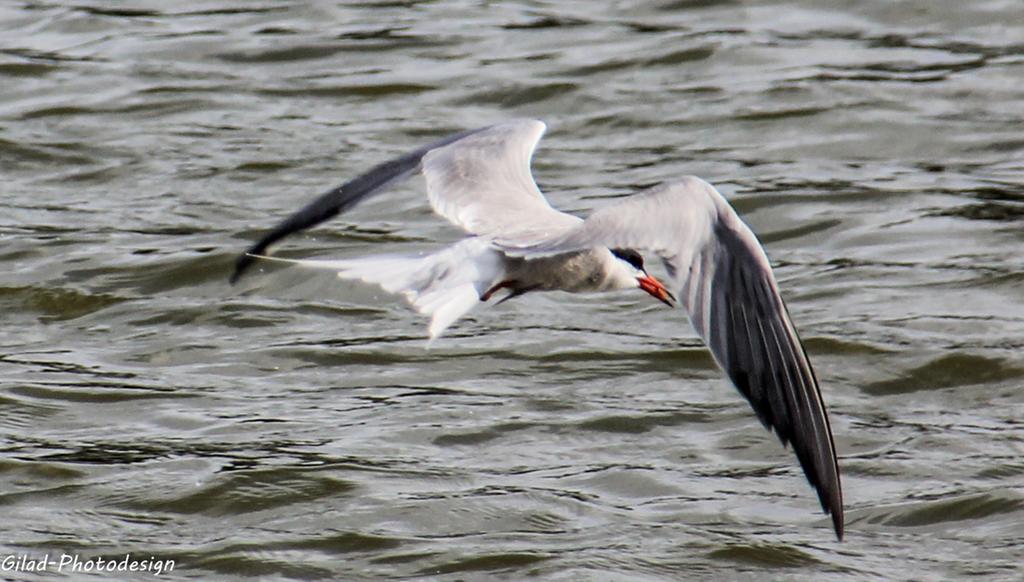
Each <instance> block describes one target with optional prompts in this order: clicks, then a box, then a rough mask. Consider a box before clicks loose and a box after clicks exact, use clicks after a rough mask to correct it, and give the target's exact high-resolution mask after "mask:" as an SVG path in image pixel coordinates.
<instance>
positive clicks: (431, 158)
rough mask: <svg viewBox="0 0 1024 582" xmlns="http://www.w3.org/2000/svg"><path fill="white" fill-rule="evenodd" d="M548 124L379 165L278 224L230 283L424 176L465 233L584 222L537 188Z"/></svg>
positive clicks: (477, 132) (480, 136)
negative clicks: (281, 244) (271, 251)
mask: <svg viewBox="0 0 1024 582" xmlns="http://www.w3.org/2000/svg"><path fill="white" fill-rule="evenodd" d="M544 129H545V125H544V124H543V123H542V122H540V121H536V120H532V119H521V120H514V121H509V122H507V123H502V124H498V125H492V126H489V127H484V128H480V129H474V130H470V131H464V132H462V133H456V134H453V135H450V136H448V137H445V138H443V139H441V140H438V141H436V142H434V143H431V144H429V145H426V146H424V147H421V148H419V149H416V150H413V151H411V152H409V153H407V154H405V155H403V156H401V157H398V158H395V159H392V160H389V161H386V162H384V163H382V164H379V165H377V166H374V167H373V168H371V169H370V170H369V171H368V172H366V173H364V174H361V175H359V176H357V177H355V178H353V179H352V180H349V181H348V182H345V183H344V184H342V185H341V186H338V187H336V188H333V189H331V190H330V191H328V192H325V193H324V194H322V195H320V196H319V197H317V198H316V199H314V200H313V201H312V202H310V203H309V204H307V205H306V206H304V207H303V208H301V209H299V210H298V211H297V212H295V213H294V214H292V215H291V216H289V217H287V218H286V219H284V220H283V221H282V222H280V223H279V224H278V225H277V226H275V227H274V228H273V229H272V230H271V231H270V232H269V233H267V234H266V235H265V236H263V238H261V239H260V240H259V241H257V242H256V243H255V244H254V245H252V246H251V247H249V249H248V250H246V252H245V253H243V254H242V255H241V256H240V257H239V258H238V260H237V262H236V263H235V270H234V272H233V273H232V275H231V282H232V283H234V282H235V281H237V280H238V279H239V278H240V277H241V276H242V275H243V274H244V273H245V271H246V270H247V269H248V268H249V267H250V266H251V265H252V263H253V261H254V258H253V257H252V256H251V255H262V254H265V252H266V250H267V248H268V247H270V245H272V244H274V243H276V242H277V241H279V240H281V239H283V238H285V237H286V236H288V235H290V234H293V233H295V232H299V231H301V230H304V229H307V228H311V227H313V226H316V225H317V224H320V223H321V222H324V221H326V220H329V219H331V218H333V217H335V216H337V215H338V214H339V213H341V212H344V211H346V210H349V209H351V208H352V207H354V206H355V205H357V204H359V203H360V202H362V201H363V200H366V199H367V198H370V197H372V196H375V195H377V194H380V193H383V192H385V191H387V190H388V188H389V187H391V186H393V185H395V184H396V183H398V182H400V181H402V180H404V179H406V178H409V177H410V176H412V175H413V174H415V173H416V172H417V171H420V170H422V171H423V173H424V175H425V176H426V178H427V192H428V197H429V198H430V202H431V204H432V205H433V207H434V209H435V210H436V211H437V212H438V213H439V214H441V215H442V216H444V217H446V218H448V219H449V220H451V221H452V222H454V223H455V224H457V225H459V226H461V227H463V228H465V229H466V230H467V231H468V232H470V233H472V234H477V235H483V236H492V235H500V236H502V237H506V238H509V239H515V240H518V241H520V242H536V241H538V240H543V239H542V238H537V237H540V236H542V235H544V234H545V233H555V232H562V231H564V230H565V229H566V228H571V227H574V226H576V225H577V224H578V223H579V222H580V219H579V218H576V217H574V216H571V215H568V214H564V213H561V212H558V211H557V210H554V209H553V208H551V206H550V205H549V204H548V203H547V200H545V199H544V196H543V195H541V193H540V191H539V190H538V189H537V186H536V184H534V181H533V177H532V175H531V174H530V158H531V156H532V154H533V150H534V148H535V147H536V146H537V142H538V141H539V140H540V138H541V136H542V135H543V133H544Z"/></svg>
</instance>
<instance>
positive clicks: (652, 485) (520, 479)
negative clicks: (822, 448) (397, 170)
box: [0, 0, 1024, 580]
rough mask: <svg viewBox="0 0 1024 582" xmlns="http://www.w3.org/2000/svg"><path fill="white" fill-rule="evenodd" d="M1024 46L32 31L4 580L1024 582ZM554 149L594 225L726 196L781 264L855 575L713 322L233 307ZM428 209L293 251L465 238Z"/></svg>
mask: <svg viewBox="0 0 1024 582" xmlns="http://www.w3.org/2000/svg"><path fill="white" fill-rule="evenodd" d="M1022 12H1024V11H1022V9H1021V6H1020V4H1019V2H1017V1H1016V0H984V1H974V2H933V1H931V0H907V1H903V2H888V1H883V0H874V1H866V2H859V3H848V2H837V1H831V2H811V1H809V0H808V1H804V2H796V1H780V2H715V1H694V2H687V1H676V2H669V1H664V2H629V1H627V2H617V3H596V2H558V3H555V2H530V3H515V2H499V3H480V2H460V1H438V2H411V1H410V2H388V1H383V2H366V3H347V2H346V3H335V4H328V3H302V4H298V3H288V2H270V1H263V2H231V1H230V0H210V1H206V2H196V3H189V4H185V3H180V5H178V4H168V3H164V2H134V3H130V4H126V3H121V2H100V1H92V2H89V1H86V2H77V3H71V4H64V5H58V4H46V3H36V2H8V3H4V4H0V30H2V35H0V170H2V178H3V181H2V186H0V192H2V197H0V272H2V273H3V275H2V276H0V309H2V311H0V314H2V315H0V318H2V319H0V322H2V323H0V402H2V408H0V427H2V428H0V430H2V434H3V441H2V443H3V445H2V446H3V448H2V456H0V506H2V509H3V519H2V524H0V531H2V533H3V536H2V539H0V543H2V549H3V552H4V555H5V556H6V555H30V556H38V555H41V554H44V553H47V552H49V553H51V554H54V555H56V554H60V553H73V554H76V555H80V556H82V557H83V558H89V557H99V556H107V557H117V556H123V555H124V554H125V553H129V552H130V553H132V554H133V555H138V556H145V557H148V556H154V557H156V558H159V559H165V560H175V563H176V567H175V569H174V571H173V572H172V573H171V574H172V575H173V576H174V577H180V578H191V579H202V580H213V579H219V578H229V577H246V576H254V575H259V576H265V577H275V578H282V579H285V578H287V579H304V578H322V579H344V580H357V579H379V578H405V577H413V578H414V577H428V578H430V577H433V578H437V579H452V580H454V579H466V580H477V579H491V578H503V579H520V578H524V577H536V578H540V579H550V580H581V579H583V580H588V579H593V580H605V579H617V580H640V579H649V580H658V579H665V580H669V579H709V580H712V579H713V580H718V579H751V580H753V579H758V580H760V579H765V578H768V579H776V578H784V579H807V580H811V579H813V580H840V579H849V580H864V579H943V578H944V579H962V578H969V577H974V578H977V579H983V580H997V579H1020V577H1021V576H1022V575H1024V574H1022V571H1021V563H1022V562H1024V525H1022V522H1024V460H1022V459H1024V455H1022V453H1024V434H1022V430H1024V423H1022V420H1021V419H1022V418H1024V396H1022V394H1021V390H1020V384H1021V380H1022V378H1024V358H1022V357H1021V347H1022V345H1024V308H1022V306H1021V297H1022V291H1024V275H1022V273H1024V259H1022V254H1021V252H1020V250H1021V245H1022V243H1024V235H1022V232H1024V231H1022V229H1021V224H1022V223H1021V221H1022V219H1024V134H1022V131H1021V128H1022V127H1024V125H1022V112H1024V83H1022V82H1021V79H1022V78H1024V18H1022V16H1024V13H1022ZM521 116H532V117H538V118H541V119H544V120H545V121H547V122H548V124H549V126H550V129H549V133H548V137H547V138H546V139H545V141H544V142H543V143H542V145H541V149H540V150H539V151H538V153H537V156H536V158H535V168H536V174H537V178H538V181H539V182H540V183H541V185H542V187H543V188H544V189H545V190H546V191H547V192H549V197H550V198H551V200H552V201H553V203H554V204H555V205H556V206H557V207H560V208H563V209H567V210H570V211H574V212H579V213H586V212H587V211H589V210H590V209H592V208H594V207H595V206H598V205H600V204H601V203H602V202H603V199H607V198H609V197H616V196H621V195H625V194H629V193H631V192H633V191H635V190H636V189H637V188H639V187H642V186H646V185H650V184H653V183H657V182H659V181H662V180H665V179H668V178H671V177H676V176H680V175H683V174H698V175H700V176H703V177H705V178H707V179H708V180H710V181H712V182H714V183H716V184H717V185H718V186H719V188H720V189H721V190H722V191H723V192H724V193H725V194H726V195H727V196H728V197H730V198H731V200H732V201H733V202H734V203H735V205H736V207H737V208H738V209H739V210H740V211H741V212H743V213H744V215H745V217H746V218H747V220H748V221H749V222H750V223H751V224H752V226H753V227H754V228H755V230H756V231H757V232H758V233H759V234H760V235H761V237H762V239H763V241H764V242H765V243H766V245H767V247H768V250H769V254H770V255H771V257H772V258H773V260H774V262H775V263H776V265H777V273H778V276H779V278H780V284H781V286H782V288H783V291H784V294H785V296H786V297H787V299H788V302H789V306H790V310H791V311H792V313H793V316H794V319H795V320H796V322H797V324H798V326H799V328H800V329H801V332H802V335H803V337H804V339H805V340H806V343H807V349H808V351H809V352H810V354H811V357H812V360H813V361H814V363H815V365H816V368H817V372H818V377H819V378H820V380H821V383H822V388H823V391H824V393H825V397H826V400H827V403H828V405H829V409H830V412H831V418H832V425H833V428H834V431H835V436H836V442H837V446H838V449H839V452H840V455H841V458H840V466H841V469H842V471H843V474H844V485H845V493H846V499H847V522H848V526H847V536H846V539H845V541H844V542H842V543H840V542H837V541H835V539H834V537H833V535H832V533H831V531H830V529H829V522H828V520H827V518H826V517H825V516H824V515H822V514H821V512H820V510H819V508H818V506H817V502H816V500H815V498H814V495H813V493H812V492H811V490H810V488H809V487H808V486H807V484H806V482H805V481H804V478H803V476H802V474H801V473H800V471H799V469H798V468H797V467H796V465H795V461H794V460H793V458H792V456H791V454H790V453H789V452H788V451H786V450H783V449H782V448H781V447H780V446H779V444H778V442H777V441H776V440H775V439H774V437H772V436H771V435H770V434H768V433H766V432H765V431H764V430H763V429H762V428H761V427H760V425H759V424H758V422H757V421H756V420H755V419H754V417H753V415H752V414H751V413H750V411H749V407H748V405H747V404H746V402H744V401H742V399H741V398H740V397H739V396H738V394H737V393H736V392H735V390H734V389H732V388H731V387H729V386H728V385H727V384H726V382H725V381H724V380H723V379H722V378H721V375H720V373H719V372H718V371H717V370H716V369H715V367H714V365H713V362H712V361H711V359H710V357H709V356H708V355H707V353H706V352H705V351H704V349H703V348H702V347H701V345H700V343H699V342H698V341H697V339H696V338H695V336H694V334H693V333H692V331H691V330H690V328H689V326H688V324H687V323H686V322H685V318H684V317H683V315H682V313H680V312H669V311H667V310H666V309H664V308H663V307H661V306H660V304H656V303H655V302H652V301H649V300H645V299H644V298H643V297H639V296H636V295H635V294H627V293H624V294H621V295H615V296H611V297H609V298H607V299H605V298H598V297H574V296H569V295H559V294H548V295H540V296H530V297H527V298H524V299H522V300H519V301H517V302H510V303H506V304H504V305H502V306H500V307H498V308H493V307H491V308H484V309H480V310H477V311H475V312H474V313H473V314H472V315H471V317H469V318H468V319H467V320H465V321H464V322H462V323H460V324H458V325H457V326H456V327H455V328H454V329H453V330H452V333H450V334H449V335H448V336H446V337H445V338H443V339H442V340H441V341H438V342H437V343H435V344H434V345H433V346H432V347H431V348H430V349H429V350H428V349H425V333H426V332H425V324H424V322H423V321H422V320H421V319H420V318H419V317H418V316H417V315H416V314H414V313H412V312H411V311H410V310H409V309H407V308H406V307H404V306H403V305H401V304H400V303H399V302H398V301H397V300H395V299H394V298H392V297H389V296H387V295H385V294H383V293H381V292H379V291H376V290H373V289H366V288H361V287H358V286H353V285H343V284H338V283H336V282H335V281H334V280H333V279H332V278H331V277H330V276H328V275H325V274H322V273H309V272H304V271H301V270H297V269H280V268H266V269H264V270H263V272H261V273H256V274H255V275H254V276H252V277H250V278H248V279H246V280H244V281H243V283H242V284H241V285H240V286H238V287H231V286H229V285H228V284H227V282H226V279H227V275H228V273H229V270H230V265H231V263H232V261H233V260H234V258H235V256H236V254H237V253H238V252H239V251H240V250H241V249H242V248H244V247H245V246H246V245H247V244H248V243H249V242H251V241H252V240H254V239H255V238H256V237H258V236H259V235H260V234H261V233H263V232H265V231H266V229H267V228H268V227H270V226H271V225H272V224H273V223H275V222H276V221H277V220H279V219H280V218H281V217H283V216H284V215H286V214H287V213H289V212H291V211H292V210H294V209H296V208H297V207H298V206H299V205H301V204H302V203H304V202H305V201H307V200H309V199H310V198H311V197H312V196H314V195H315V194H318V193H319V192H321V191H323V190H324V189H326V188H328V187H330V186H333V185H335V184H337V183H339V182H341V181H343V180H344V179H345V178H347V177H351V176H352V175H353V174H354V173H356V172H359V171H360V170H363V169H366V168H368V167H369V166H371V165H373V164H375V163H378V162H380V161H383V160H384V159H387V158H388V157H391V156H393V155H396V154H399V153H402V152H404V151H406V150H407V149H410V148H412V147H415V146H418V145H421V144H423V143H425V142H426V141H428V140H431V139H435V138H437V137H440V136H442V135H444V134H446V133H448V132H451V131H455V130H460V129H465V128H470V127H476V126H480V125H485V124H489V123H493V122H496V121H500V120H503V119H507V118H510V117H521ZM421 190H422V188H421V185H420V184H418V183H415V184H411V185H410V186H409V187H405V188H402V189H401V190H399V191H396V192H395V193H393V194H392V195H390V196H388V197H385V198H384V199H381V200H379V201H376V202H373V203H370V204H367V205H365V206H363V207H361V208H359V209H357V210H356V211H355V212H353V213H351V214H349V215H347V216H345V217H343V218H342V219H339V220H336V221H334V222H333V223H331V224H330V225H328V226H327V227H326V228H321V229H318V230H316V231H313V232H312V233H310V234H309V235H307V236H304V237H296V238H295V239H293V240H291V242H290V243H288V244H287V245H284V246H283V247H282V248H281V253H282V254H283V255H285V256H301V257H312V256H356V255H361V254H364V253H369V252H413V251H417V250H424V249H429V248H433V247H434V246H435V244H436V243H434V242H433V241H435V240H436V239H442V240H453V239H454V238H456V237H458V236H459V234H458V233H457V232H455V231H454V230H453V229H451V228H450V227H448V226H446V225H445V224H444V223H443V221H441V220H439V219H437V218H435V217H434V216H432V215H431V213H430V212H429V210H428V208H427V206H426V204H425V201H424V199H423V195H422V192H421ZM120 576H122V577H126V578H131V577H134V578H135V579H140V580H141V579H148V580H151V579H153V575H152V574H151V573H136V574H121V575H120ZM165 576H166V574H165ZM3 577H5V578H15V579H17V578H25V579H34V577H35V576H34V575H33V574H30V573H24V572H20V573H19V572H13V571H6V572H3Z"/></svg>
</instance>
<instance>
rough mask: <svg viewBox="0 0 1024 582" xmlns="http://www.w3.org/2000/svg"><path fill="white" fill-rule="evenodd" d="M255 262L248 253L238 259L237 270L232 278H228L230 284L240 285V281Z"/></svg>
mask: <svg viewBox="0 0 1024 582" xmlns="http://www.w3.org/2000/svg"><path fill="white" fill-rule="evenodd" d="M253 260H254V259H253V258H252V257H251V256H250V255H249V254H248V253H245V254H243V255H242V256H240V257H238V260H237V261H235V270H234V271H233V272H232V273H231V276H230V277H228V282H229V283H231V284H232V285H234V284H235V283H238V280H239V279H241V278H242V275H244V274H245V272H246V271H247V270H249V267H251V266H252V263H253Z"/></svg>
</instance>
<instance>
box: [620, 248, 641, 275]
mask: <svg viewBox="0 0 1024 582" xmlns="http://www.w3.org/2000/svg"><path fill="white" fill-rule="evenodd" d="M612 254H613V255H615V256H616V257H619V258H620V259H622V260H623V261H626V262H627V263H629V264H630V265H633V268H634V269H637V270H639V271H643V270H644V258H643V257H641V256H640V253H638V252H636V251H634V250H633V249H612Z"/></svg>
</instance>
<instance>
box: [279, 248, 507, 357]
mask: <svg viewBox="0 0 1024 582" xmlns="http://www.w3.org/2000/svg"><path fill="white" fill-rule="evenodd" d="M259 258H263V259H270V260H274V261H279V262H286V263H291V264H297V265H301V266H305V267H312V268H316V269H325V270H330V271H336V272H337V273H338V277H339V278H341V279H350V280H359V281H363V282H366V283H372V284H375V285H379V286H380V287H381V288H383V289H384V290H385V291H387V292H389V293H396V294H401V295H402V296H404V297H405V298H406V300H407V301H408V302H409V303H410V304H411V305H412V306H413V307H414V308H415V309H416V311H418V312H419V313H421V314H423V315H426V316H428V317H430V326H429V328H428V332H429V334H430V339H431V340H433V339H435V338H437V337H438V336H440V335H441V333H443V332H444V330H446V329H447V328H448V327H449V326H450V325H451V324H452V323H454V322H455V321H456V320H457V319H459V318H460V317H462V316H463V315H465V314H466V313H467V312H468V311H469V310H470V309H472V308H473V307H474V306H475V305H476V304H477V303H479V302H480V296H481V295H483V294H484V293H485V292H486V291H487V289H489V288H491V287H492V286H493V285H494V284H496V283H497V282H498V281H499V280H500V279H501V276H502V275H503V274H504V269H503V267H502V264H503V261H502V256H501V254H500V253H499V252H498V251H496V250H494V248H492V247H491V246H490V245H489V244H487V243H486V242H485V241H482V240H480V239H476V238H470V239H466V240H463V241H461V242H459V243H457V244H454V245H452V246H450V247H448V248H446V249H444V250H441V251H438V252H436V253H433V254H430V255H426V256H422V257H401V256H378V257H364V258H359V259H342V260H316V259H307V260H291V259H279V258H276V257H265V256H259Z"/></svg>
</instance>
